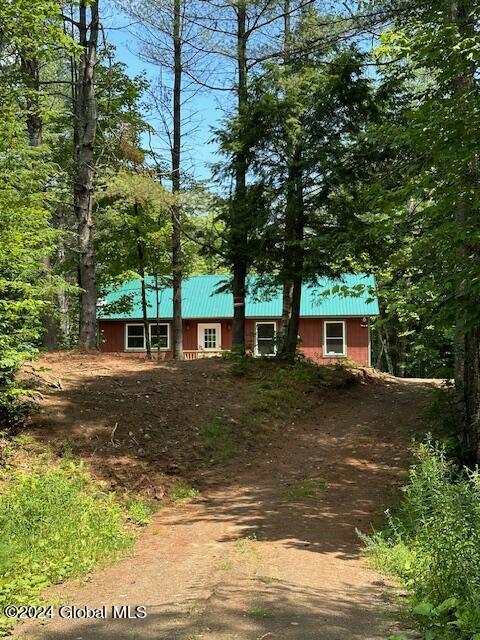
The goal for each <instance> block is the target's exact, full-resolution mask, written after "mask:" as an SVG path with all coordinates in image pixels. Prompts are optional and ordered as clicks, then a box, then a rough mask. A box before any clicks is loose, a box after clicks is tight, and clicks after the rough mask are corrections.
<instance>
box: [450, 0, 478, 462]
mask: <svg viewBox="0 0 480 640" xmlns="http://www.w3.org/2000/svg"><path fill="white" fill-rule="evenodd" d="M473 8H474V3H473V2H459V1H458V0H453V1H452V4H451V13H450V19H451V21H452V22H453V23H456V25H457V27H458V30H459V32H460V33H461V34H462V36H464V37H466V38H468V37H471V36H472V35H474V31H475V24H474V21H473V18H472V13H473ZM474 83H475V67H474V65H473V64H471V63H469V62H468V61H467V60H465V67H464V71H462V72H461V73H459V74H458V75H457V77H456V78H455V79H454V82H453V90H454V93H455V94H456V95H457V96H459V97H460V96H462V95H463V94H464V93H465V92H467V91H469V90H470V89H471V87H472V86H473V84H474ZM478 176H479V171H478V161H477V160H475V161H473V162H472V163H471V164H470V166H469V167H468V168H467V171H466V175H465V176H464V179H465V182H466V183H467V184H472V185H476V183H478ZM466 191H468V189H466ZM474 216H475V217H477V216H478V211H477V210H475V211H472V208H471V205H470V203H468V202H467V201H461V202H459V203H458V204H457V208H456V211H455V222H456V225H457V226H458V227H459V230H462V229H464V228H465V226H466V225H468V224H469V222H470V221H471V219H472V218H473V217H474ZM459 235H460V236H461V235H462V234H459ZM457 252H458V258H459V263H460V269H462V268H463V265H465V263H466V262H467V261H469V260H471V259H472V258H471V257H470V256H471V255H472V253H475V254H476V253H477V251H472V247H469V246H468V244H467V242H465V241H463V242H460V243H459V246H458V250H457ZM464 289H465V283H464V282H463V281H462V282H460V283H459V284H458V288H457V299H458V300H462V298H464ZM464 304H465V303H464V301H462V302H461V303H460V305H461V306H460V311H459V313H458V314H457V321H456V328H455V389H456V395H457V406H458V411H459V415H460V421H461V424H462V429H461V440H462V445H463V446H462V449H463V452H462V455H463V462H464V464H466V465H467V466H470V467H472V468H473V467H475V465H477V464H478V463H479V462H480V327H479V326H473V327H471V326H470V323H469V322H467V318H466V314H465V311H464V310H462V308H461V307H462V306H463V305H464ZM470 304H471V305H472V308H475V307H477V308H478V305H479V304H480V301H479V300H471V301H470Z"/></svg>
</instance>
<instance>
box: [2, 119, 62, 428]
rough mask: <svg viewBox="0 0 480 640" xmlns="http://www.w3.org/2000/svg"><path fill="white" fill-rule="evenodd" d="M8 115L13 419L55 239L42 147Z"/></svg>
mask: <svg viewBox="0 0 480 640" xmlns="http://www.w3.org/2000/svg"><path fill="white" fill-rule="evenodd" d="M0 113H1V111H0ZM9 116H12V114H10V113H7V114H5V113H4V119H3V120H2V119H1V118H0V182H1V184H2V188H1V189H0V247H1V249H0V414H3V417H4V419H5V420H8V421H14V419H15V413H16V412H17V407H16V398H17V396H18V395H19V390H18V389H17V387H16V386H15V385H14V384H13V379H14V375H15V373H16V372H17V371H18V369H19V368H20V366H21V364H22V362H23V361H24V360H25V359H28V358H31V357H32V356H34V355H35V352H36V348H37V341H38V338H39V336H40V334H41V318H42V315H43V314H44V313H47V312H48V310H49V300H50V298H51V296H52V294H53V292H54V291H55V290H56V288H57V286H58V282H54V281H52V280H50V279H49V278H47V277H46V275H45V273H44V267H43V260H44V258H45V257H46V256H48V255H49V254H50V253H51V251H52V250H53V247H54V240H55V237H56V234H55V232H54V231H53V230H52V229H51V228H50V227H49V214H48V211H47V210H46V208H45V193H44V184H45V181H46V180H47V179H48V177H49V175H50V172H51V170H52V167H51V165H50V164H49V163H48V162H46V159H45V150H44V149H31V148H29V147H28V145H27V143H26V139H25V131H24V128H23V126H22V124H21V123H17V122H15V121H14V120H13V116H12V119H10V120H9V119H8V117H9ZM19 410H20V411H21V409H19ZM1 417H2V416H1V415H0V418H1Z"/></svg>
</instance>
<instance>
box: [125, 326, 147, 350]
mask: <svg viewBox="0 0 480 640" xmlns="http://www.w3.org/2000/svg"><path fill="white" fill-rule="evenodd" d="M143 329H144V327H143V325H141V324H140V325H132V326H130V327H127V348H128V349H144V348H145V344H144V340H143V336H144V333H143Z"/></svg>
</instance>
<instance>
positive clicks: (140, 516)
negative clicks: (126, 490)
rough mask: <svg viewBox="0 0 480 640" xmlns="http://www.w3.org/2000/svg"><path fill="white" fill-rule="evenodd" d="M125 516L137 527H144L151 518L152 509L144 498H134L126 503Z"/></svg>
mask: <svg viewBox="0 0 480 640" xmlns="http://www.w3.org/2000/svg"><path fill="white" fill-rule="evenodd" d="M127 518H128V519H129V520H130V522H133V524H136V525H138V526H139V527H146V526H147V524H150V522H151V520H152V509H151V507H150V506H149V505H148V504H147V503H146V502H145V500H142V499H141V498H135V499H133V500H130V501H129V502H128V503H127Z"/></svg>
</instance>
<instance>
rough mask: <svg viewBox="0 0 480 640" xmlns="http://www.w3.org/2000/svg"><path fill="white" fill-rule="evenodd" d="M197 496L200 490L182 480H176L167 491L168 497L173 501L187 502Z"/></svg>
mask: <svg viewBox="0 0 480 640" xmlns="http://www.w3.org/2000/svg"><path fill="white" fill-rule="evenodd" d="M199 496H200V491H199V490H198V489H196V488H195V487H192V486H191V485H190V484H188V482H185V481H183V480H178V482H176V483H175V484H174V485H173V486H172V487H171V488H170V490H169V492H168V497H169V498H170V500H173V501H174V502H189V501H190V500H193V499H194V498H198V497H199Z"/></svg>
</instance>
